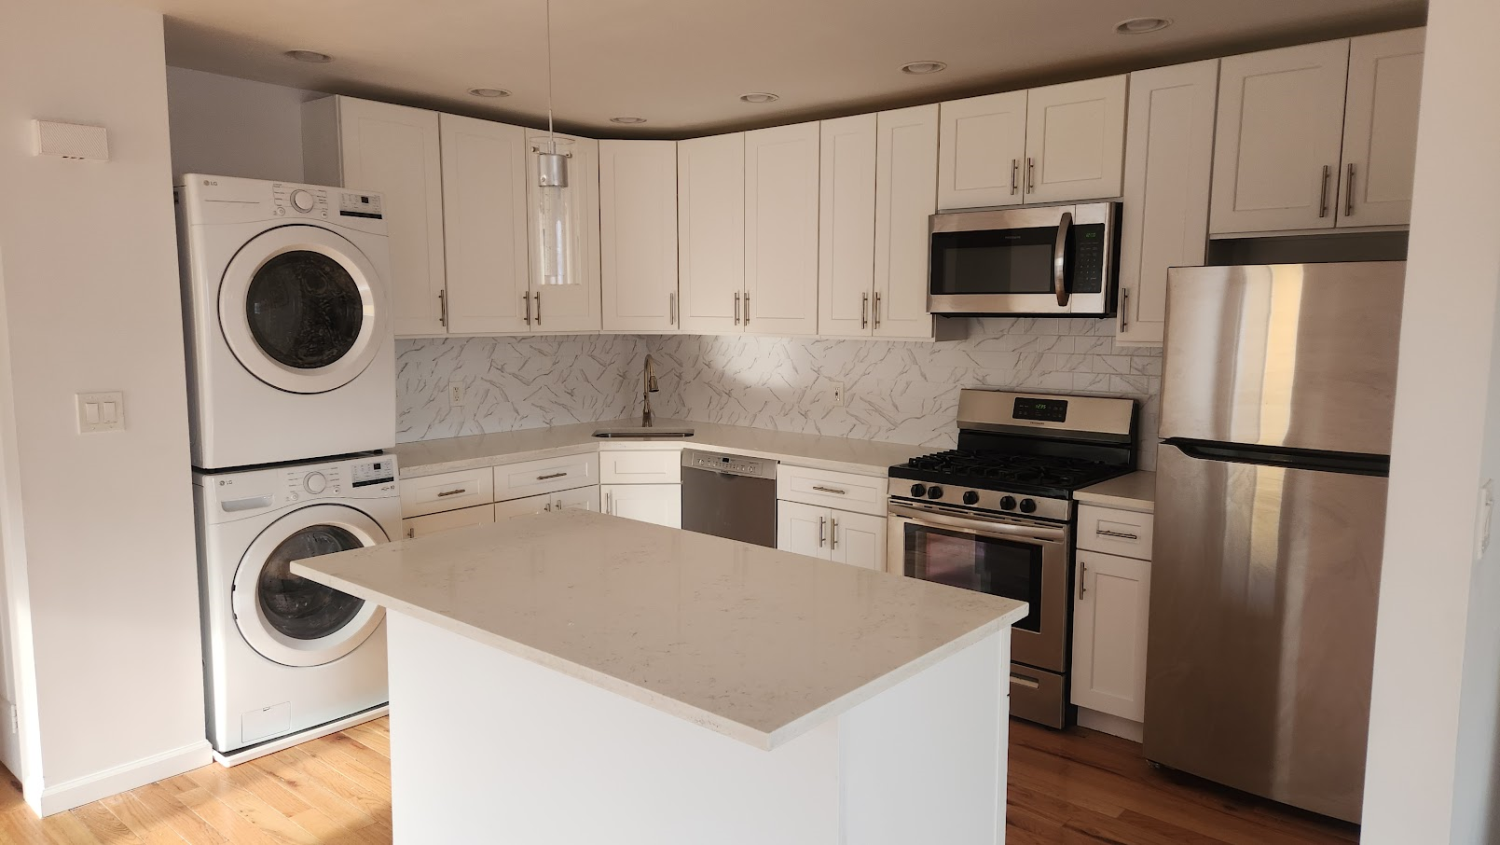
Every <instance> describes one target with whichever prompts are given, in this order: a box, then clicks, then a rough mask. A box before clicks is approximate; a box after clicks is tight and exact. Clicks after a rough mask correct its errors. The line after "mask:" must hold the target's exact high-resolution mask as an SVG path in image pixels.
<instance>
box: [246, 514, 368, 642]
mask: <svg viewBox="0 0 1500 845" xmlns="http://www.w3.org/2000/svg"><path fill="white" fill-rule="evenodd" d="M389 540H390V538H389V537H387V536H386V533H385V531H384V530H383V529H381V527H380V525H379V523H377V522H375V520H373V519H371V518H370V517H369V516H368V515H366V514H365V513H363V512H362V511H358V510H355V509H354V508H351V507H347V506H344V505H328V504H322V505H309V506H307V507H305V508H300V509H298V510H295V511H292V512H291V513H289V514H287V515H286V516H283V517H282V518H280V519H278V520H276V521H275V522H273V523H272V524H271V525H270V526H268V527H267V528H266V530H264V531H262V532H261V533H260V536H259V537H256V538H255V542H253V543H251V544H250V548H249V549H247V550H246V551H245V556H244V557H242V558H240V565H239V568H238V569H237V570H236V571H235V573H234V592H233V600H234V621H235V624H236V625H238V626H239V629H240V634H241V636H243V637H244V638H245V642H247V643H249V644H250V647H251V648H253V649H255V650H256V651H257V652H259V653H260V654H261V656H263V657H265V658H266V659H267V660H274V661H275V662H277V663H281V664H284V665H286V666H320V665H322V664H324V663H329V662H332V661H334V660H337V659H339V658H340V657H343V656H344V655H346V654H348V653H349V652H351V651H353V650H355V649H356V648H359V646H360V644H361V643H363V642H364V641H365V640H367V639H369V637H370V635H371V634H373V633H374V632H375V629H376V628H377V627H378V626H379V625H380V622H381V620H382V619H384V618H385V610H384V609H383V608H381V607H378V606H377V605H373V604H370V603H368V602H366V601H364V600H363V599H358V598H355V597H354V596H351V595H349V594H348V593H344V592H341V591H339V590H335V589H333V588H332V587H328V586H324V585H323V584H319V583H317V582H316V581H309V580H308V579H306V578H302V577H300V576H298V575H293V574H292V573H291V571H290V568H289V567H290V566H291V562H292V561H294V560H306V559H308V558H311V557H318V556H319V555H327V554H333V553H334V552H343V551H349V550H351V549H361V548H365V547H367V546H374V545H378V544H380V543H385V542H388V541H389Z"/></svg>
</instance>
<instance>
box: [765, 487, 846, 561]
mask: <svg viewBox="0 0 1500 845" xmlns="http://www.w3.org/2000/svg"><path fill="white" fill-rule="evenodd" d="M831 514H832V511H830V510H829V509H828V508H819V507H814V506H812V505H804V504H801V503H799V502H786V501H781V502H777V503H776V548H778V549H780V550H782V551H784V552H793V553H795V554H799V555H807V556H808V557H816V558H822V559H823V560H829V559H830V558H829V555H830V554H831V553H832V552H831V550H830V549H829V547H828V522H829V516H830V515H831Z"/></svg>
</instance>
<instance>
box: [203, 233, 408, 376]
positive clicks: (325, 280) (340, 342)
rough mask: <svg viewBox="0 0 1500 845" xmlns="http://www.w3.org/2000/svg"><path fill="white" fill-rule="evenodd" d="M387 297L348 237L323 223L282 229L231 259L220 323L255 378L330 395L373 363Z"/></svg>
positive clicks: (221, 293)
mask: <svg viewBox="0 0 1500 845" xmlns="http://www.w3.org/2000/svg"><path fill="white" fill-rule="evenodd" d="M384 301H385V297H384V291H383V290H382V288H381V280H380V278H379V277H378V276H377V275H376V273H375V268H374V267H372V266H371V265H370V262H369V260H368V259H366V258H365V256H364V254H363V253H361V252H360V251H359V249H358V248H357V247H355V246H354V244H352V243H350V242H349V240H348V239H346V238H344V237H342V236H340V235H338V234H336V233H334V232H332V231H330V230H328V229H324V228H322V227H320V226H307V225H293V226H281V227H279V228H276V229H271V230H269V231H266V232H263V233H261V234H260V235H257V236H256V237H255V238H253V239H252V240H251V241H250V242H249V243H247V244H245V245H244V246H243V247H241V248H240V251H239V252H238V253H236V254H235V256H234V258H233V259H232V260H231V261H230V262H229V267H228V268H227V269H226V270H225V271H224V278H223V280H222V281H221V282H220V284H219V326H220V328H221V329H222V330H223V332H224V340H225V342H226V343H228V344H229V349H230V351H231V352H233V353H234V357H235V358H236V359H237V360H238V361H239V362H240V365H241V366H243V367H244V368H245V369H246V370H248V371H249V372H250V374H251V375H253V376H255V377H256V378H258V379H260V380H261V381H263V382H265V383H266V384H268V385H270V386H272V387H274V388H277V389H278V390H285V391H287V392H289V393H326V392H328V391H330V390H336V389H338V388H340V387H343V386H344V385H346V384H348V383H349V382H351V381H353V380H354V379H355V378H357V377H358V376H359V374H360V373H362V372H364V371H365V368H366V367H368V366H369V365H370V362H371V361H372V360H374V358H375V353H376V352H378V351H379V349H380V339H381V338H382V337H383V336H384V332H385V321H386V314H385V309H384V308H383V307H381V306H380V303H382V302H384Z"/></svg>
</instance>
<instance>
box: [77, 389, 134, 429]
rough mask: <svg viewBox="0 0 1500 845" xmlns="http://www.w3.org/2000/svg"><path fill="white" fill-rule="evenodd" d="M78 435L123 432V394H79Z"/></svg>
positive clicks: (111, 392) (117, 392) (114, 392)
mask: <svg viewBox="0 0 1500 845" xmlns="http://www.w3.org/2000/svg"><path fill="white" fill-rule="evenodd" d="M77 399H78V433H79V434H96V433H98V432H101V431H124V430H125V394H124V393H122V392H120V391H118V390H115V391H109V392H105V393H79V394H77Z"/></svg>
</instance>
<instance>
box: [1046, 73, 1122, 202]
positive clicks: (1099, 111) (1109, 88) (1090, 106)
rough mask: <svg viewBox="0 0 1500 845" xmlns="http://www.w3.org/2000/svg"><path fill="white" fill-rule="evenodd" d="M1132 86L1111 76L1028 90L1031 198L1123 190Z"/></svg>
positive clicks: (1103, 195) (1113, 194)
mask: <svg viewBox="0 0 1500 845" xmlns="http://www.w3.org/2000/svg"><path fill="white" fill-rule="evenodd" d="M1127 89H1128V80H1127V77H1124V76H1108V77H1104V78H1102V79H1087V80H1084V81H1082V82H1069V83H1066V84H1063V85H1051V86H1048V87H1046V88H1033V89H1031V90H1030V91H1028V92H1026V173H1025V182H1026V202H1028V203H1034V202H1035V203H1044V202H1068V201H1071V200H1084V199H1103V198H1107V197H1117V196H1119V195H1120V192H1121V188H1122V180H1123V172H1124V166H1125V99H1126V91H1127Z"/></svg>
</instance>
